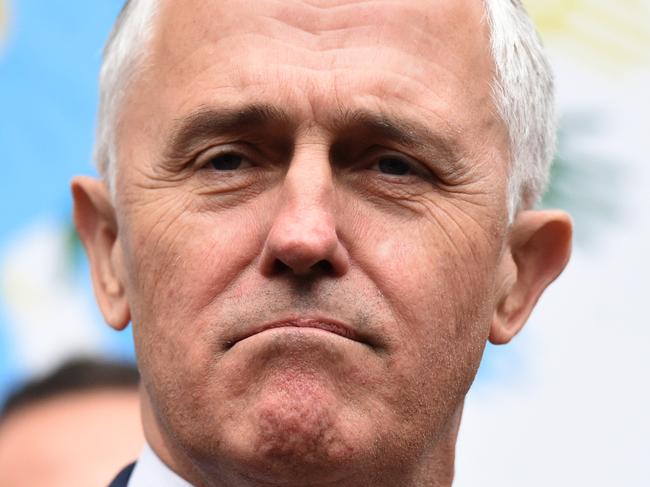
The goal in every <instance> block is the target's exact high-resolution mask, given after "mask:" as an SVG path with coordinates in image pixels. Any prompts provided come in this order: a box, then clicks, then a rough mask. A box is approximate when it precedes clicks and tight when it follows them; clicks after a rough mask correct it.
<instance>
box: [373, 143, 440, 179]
mask: <svg viewBox="0 0 650 487" xmlns="http://www.w3.org/2000/svg"><path fill="white" fill-rule="evenodd" d="M386 157H389V158H393V157H394V158H395V159H402V160H404V162H406V163H407V164H409V166H411V169H412V174H410V175H411V176H413V175H417V176H420V177H423V178H426V179H433V178H435V177H436V175H435V174H434V172H433V171H432V170H431V168H429V167H427V166H426V165H425V164H424V163H422V162H420V161H418V160H417V159H415V158H414V157H411V156H407V155H406V154H404V153H403V152H400V151H397V150H394V149H386V148H383V147H375V148H373V150H372V151H371V153H370V154H369V155H368V156H367V157H366V158H365V159H366V161H368V160H370V161H372V165H369V166H368V167H372V166H374V165H376V164H379V161H380V160H381V159H383V158H386ZM395 177H400V176H395ZM402 177H404V176H402Z"/></svg>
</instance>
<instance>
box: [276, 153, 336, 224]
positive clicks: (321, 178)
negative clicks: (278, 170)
mask: <svg viewBox="0 0 650 487" xmlns="http://www.w3.org/2000/svg"><path fill="white" fill-rule="evenodd" d="M282 189H283V194H282V195H281V201H280V213H281V216H282V214H284V215H283V216H285V217H288V218H290V219H296V220H297V221H302V222H303V223H304V224H317V223H318V221H319V220H320V219H323V218H325V217H326V216H328V215H329V216H331V214H332V212H333V210H334V180H333V175H332V168H331V166H330V163H329V159H328V154H327V153H326V152H325V151H324V150H323V149H322V148H320V147H311V146H310V147H302V148H301V149H300V150H297V151H296V153H295V156H294V158H293V160H292V161H291V165H290V166H289V169H288V171H287V174H286V176H285V180H284V184H283V188H282ZM312 217H316V218H315V219H314V218H312ZM323 223H324V222H323ZM316 226H318V225H316Z"/></svg>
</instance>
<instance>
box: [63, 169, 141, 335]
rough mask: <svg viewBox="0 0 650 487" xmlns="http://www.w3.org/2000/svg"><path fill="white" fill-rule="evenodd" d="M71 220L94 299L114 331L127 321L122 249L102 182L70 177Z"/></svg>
mask: <svg viewBox="0 0 650 487" xmlns="http://www.w3.org/2000/svg"><path fill="white" fill-rule="evenodd" d="M72 198H73V200H74V223H75V226H76V227H77V232H78V233H79V237H80V238H81V241H82V242H83V245H84V247H85V249H86V253H87V254H88V259H89V260H90V273H91V276H92V281H93V288H94V290H95V298H96V299H97V302H98V303H99V307H100V309H101V311H102V314H103V315H104V319H105V320H106V322H107V323H108V324H109V325H110V326H111V327H113V328H115V329H116V330H122V329H124V328H125V327H126V326H127V325H128V324H129V321H130V320H131V314H130V310H129V305H128V301H127V299H126V293H125V288H124V282H123V276H124V272H123V262H122V252H121V248H120V245H119V242H118V240H117V222H116V219H115V210H114V208H113V205H112V203H111V200H110V197H109V195H108V191H107V189H106V186H105V185H104V183H103V182H101V181H99V180H97V179H94V178H90V177H85V176H79V177H76V178H74V179H73V180H72Z"/></svg>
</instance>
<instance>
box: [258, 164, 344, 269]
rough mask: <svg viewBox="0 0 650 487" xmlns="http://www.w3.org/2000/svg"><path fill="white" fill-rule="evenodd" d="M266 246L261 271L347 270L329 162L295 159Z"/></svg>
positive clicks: (285, 181)
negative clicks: (296, 161)
mask: <svg viewBox="0 0 650 487" xmlns="http://www.w3.org/2000/svg"><path fill="white" fill-rule="evenodd" d="M279 198H280V201H279V205H278V210H277V213H276V214H275V215H274V218H273V223H272V226H271V229H270V230H269V233H268V235H267V238H266V241H265V243H264V249H263V251H262V257H261V266H262V273H263V274H265V275H267V276H268V275H273V274H277V273H282V272H290V273H293V274H294V275H296V276H309V275H312V274H313V275H317V274H318V275H323V274H326V275H330V276H337V277H340V276H342V275H344V274H345V273H347V271H348V269H349V266H350V263H349V256H348V253H347V250H346V248H345V247H344V246H343V244H342V243H341V240H340V238H339V234H338V231H337V218H336V215H335V201H334V199H335V191H334V183H333V178H332V173H331V169H330V167H329V162H327V164H320V165H317V164H300V163H297V164H293V163H292V165H291V167H290V168H289V170H288V172H287V174H286V176H285V180H284V182H283V186H282V188H281V193H280V196H279Z"/></svg>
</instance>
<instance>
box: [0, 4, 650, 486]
mask: <svg viewBox="0 0 650 487" xmlns="http://www.w3.org/2000/svg"><path fill="white" fill-rule="evenodd" d="M121 3H122V2H121V1H120V0H93V1H92V2H88V1H82V0H66V1H63V0H52V1H48V2H43V1H41V0H0V168H1V173H0V174H1V175H2V176H1V177H0V403H1V402H2V400H3V399H4V398H5V397H6V395H7V394H8V393H9V391H11V390H12V389H13V388H14V387H16V386H17V385H18V384H20V383H21V382H23V381H25V380H28V379H30V378H34V377H39V376H41V375H43V374H45V373H48V372H50V371H51V370H53V369H54V368H55V367H57V366H59V365H60V364H61V363H63V362H64V361H65V360H67V359H69V358H71V357H76V356H79V355H92V356H98V357H106V358H110V359H117V360H127V361H129V360H133V348H132V345H131V337H130V330H129V331H126V332H123V333H115V332H113V331H111V330H110V329H109V327H108V326H106V325H104V324H103V320H102V318H101V316H100V314H99V312H98V310H97V307H96V305H95V302H94V298H93V295H92V290H91V288H90V282H89V277H88V266H87V263H86V260H85V257H84V255H83V252H82V249H81V248H80V246H79V243H78V240H77V239H76V236H75V233H74V231H73V228H72V224H71V199H70V195H69V189H68V184H69V181H70V179H71V177H72V176H73V175H75V174H82V173H83V174H95V171H94V169H93V166H92V163H91V153H92V144H93V132H94V117H95V110H96V103H97V101H96V98H97V97H96V90H97V83H96V78H97V73H98V70H99V65H100V58H101V49H102V46H103V43H104V41H105V39H106V36H107V35H108V32H109V30H110V28H111V25H112V23H113V20H114V19H115V17H116V15H117V13H118V11H119V9H120V7H121ZM525 3H526V4H527V6H528V8H529V10H530V12H531V14H532V16H533V17H534V19H535V21H536V23H537V25H538V27H539V29H540V31H541V33H542V36H543V38H544V40H545V43H546V45H547V47H548V50H549V54H550V57H551V60H552V62H553V65H554V67H555V71H556V78H557V89H558V103H559V108H560V114H561V128H560V147H559V149H560V150H559V154H558V157H557V160H556V164H555V166H554V169H553V178H552V184H551V188H550V191H549V193H548V194H547V196H546V198H545V200H544V202H543V205H544V206H549V207H559V208H563V209H566V210H568V211H569V212H570V213H571V214H572V215H573V217H574V219H575V224H576V242H575V250H574V254H573V258H572V260H571V262H570V264H569V266H568V268H567V270H566V271H565V273H564V274H563V275H562V276H561V278H560V279H559V280H558V281H557V282H556V283H555V284H554V285H553V286H552V287H551V288H550V289H549V291H547V293H546V294H545V296H544V297H543V298H542V300H541V301H540V303H539V305H538V307H537V309H536V311H535V312H534V314H533V316H532V318H531V319H530V321H529V323H528V325H527V326H526V328H525V329H524V331H523V332H522V333H521V334H520V335H519V336H518V337H517V338H516V339H515V340H514V342H513V343H511V344H510V345H507V346H505V347H488V349H487V351H486V356H485V359H484V361H483V364H482V366H481V370H480V372H479V375H478V377H477V379H476V383H475V384H474V387H473V389H472V391H471V392H470V395H469V397H468V400H467V404H466V410H465V416H464V422H463V423H464V424H463V427H462V429H461V436H460V440H459V444H458V463H457V472H458V474H457V481H456V484H455V485H456V486H460V487H470V486H476V485H495V486H496V485H499V486H502V487H509V486H513V487H514V486H521V485H526V486H529V487H534V486H547V485H591V486H603V487H604V486H608V487H609V486H611V485H624V486H628V487H637V486H638V487H647V486H648V485H650V317H649V316H648V310H647V307H648V301H646V300H648V290H649V288H650V287H649V286H648V276H650V257H649V256H648V254H649V253H650V160H649V159H650V123H649V122H648V118H649V114H650V95H649V93H648V92H649V89H650V27H649V26H650V0H626V1H619V2H613V1H611V0H528V1H526V2H525Z"/></svg>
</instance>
